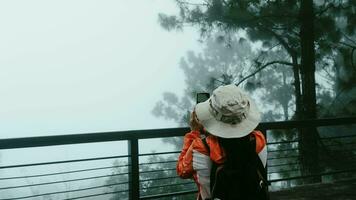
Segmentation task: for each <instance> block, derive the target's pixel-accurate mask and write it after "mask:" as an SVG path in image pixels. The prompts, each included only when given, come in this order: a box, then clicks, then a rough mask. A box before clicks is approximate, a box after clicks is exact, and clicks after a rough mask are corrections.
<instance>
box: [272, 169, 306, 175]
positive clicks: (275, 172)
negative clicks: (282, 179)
mask: <svg viewBox="0 0 356 200" xmlns="http://www.w3.org/2000/svg"><path fill="white" fill-rule="evenodd" d="M294 171H300V169H291V170H282V171H274V172H268V174H279V173H285V172H294Z"/></svg>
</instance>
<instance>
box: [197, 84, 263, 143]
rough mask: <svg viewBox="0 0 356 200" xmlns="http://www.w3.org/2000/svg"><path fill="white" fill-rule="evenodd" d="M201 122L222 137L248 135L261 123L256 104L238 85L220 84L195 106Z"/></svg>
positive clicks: (211, 131)
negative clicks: (207, 97) (206, 98)
mask: <svg viewBox="0 0 356 200" xmlns="http://www.w3.org/2000/svg"><path fill="white" fill-rule="evenodd" d="M195 112H196V115H197V118H198V119H199V122H200V123H201V124H202V125H203V126H204V128H205V129H206V130H207V131H208V132H209V133H211V134H213V135H215V136H218V137H222V138H239V137H244V136H246V135H248V134H249V133H250V132H252V131H253V130H254V129H255V128H256V126H257V125H258V124H259V123H260V120H261V115H260V112H259V111H258V109H257V107H256V104H255V103H254V102H253V101H252V99H251V98H250V97H248V95H247V94H246V93H245V92H244V91H242V90H241V89H240V88H239V87H237V86H236V85H225V86H220V87H218V88H217V89H215V90H214V91H213V94H212V96H211V97H210V98H209V99H208V100H206V101H205V102H202V103H199V104H197V105H196V107H195Z"/></svg>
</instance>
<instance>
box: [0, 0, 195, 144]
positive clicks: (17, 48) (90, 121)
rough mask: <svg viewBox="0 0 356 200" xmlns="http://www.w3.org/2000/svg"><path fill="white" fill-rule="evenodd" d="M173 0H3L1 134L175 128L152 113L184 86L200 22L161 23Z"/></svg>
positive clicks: (0, 22)
mask: <svg viewBox="0 0 356 200" xmlns="http://www.w3.org/2000/svg"><path fill="white" fill-rule="evenodd" d="M159 12H164V13H167V14H170V13H171V14H174V13H177V7H176V5H175V4H174V1H171V0H129V1H123V0H121V1H119V0H61V1H49V0H31V1H28V0H21V1H20V0H15V1H10V0H9V1H1V2H0V25H1V31H0V44H1V45H0V69H1V73H0V93H1V98H0V103H1V106H0V127H1V130H0V131H1V132H0V137H1V138H8V137H28V136H34V135H55V134H73V133H84V132H98V131H113V130H132V129H152V128H166V127H175V126H176V124H175V123H173V122H168V121H165V120H163V119H157V118H155V117H154V116H153V115H151V113H150V112H151V110H152V108H153V106H154V104H155V102H157V101H158V100H159V99H160V98H161V95H162V93H163V92H164V91H173V92H176V93H182V90H183V88H184V86H185V85H184V82H183V81H184V77H183V73H182V71H181V70H180V69H179V68H178V62H179V60H180V58H181V57H182V56H184V55H185V53H186V52H187V51H188V50H197V49H199V48H200V44H199V43H198V42H197V40H198V38H199V36H198V33H197V31H195V30H193V29H191V30H189V29H186V30H185V31H184V32H178V33H177V32H167V31H165V30H164V29H162V28H161V27H160V25H159V23H158V17H157V15H158V13H159Z"/></svg>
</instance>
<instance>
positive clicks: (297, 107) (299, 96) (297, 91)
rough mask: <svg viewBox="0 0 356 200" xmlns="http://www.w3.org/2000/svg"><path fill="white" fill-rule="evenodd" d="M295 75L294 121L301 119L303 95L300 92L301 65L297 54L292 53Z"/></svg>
mask: <svg viewBox="0 0 356 200" xmlns="http://www.w3.org/2000/svg"><path fill="white" fill-rule="evenodd" d="M291 56H292V63H293V75H294V94H295V116H294V119H296V120H299V119H301V113H302V106H303V102H302V94H301V90H300V78H299V64H298V57H297V55H296V53H292V55H291Z"/></svg>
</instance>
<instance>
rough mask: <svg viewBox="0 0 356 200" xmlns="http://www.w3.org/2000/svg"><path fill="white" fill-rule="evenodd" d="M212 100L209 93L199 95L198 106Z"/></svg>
mask: <svg viewBox="0 0 356 200" xmlns="http://www.w3.org/2000/svg"><path fill="white" fill-rule="evenodd" d="M209 98H210V94H209V93H207V92H201V93H197V104H198V103H201V102H204V101H206V100H208V99H209Z"/></svg>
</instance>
